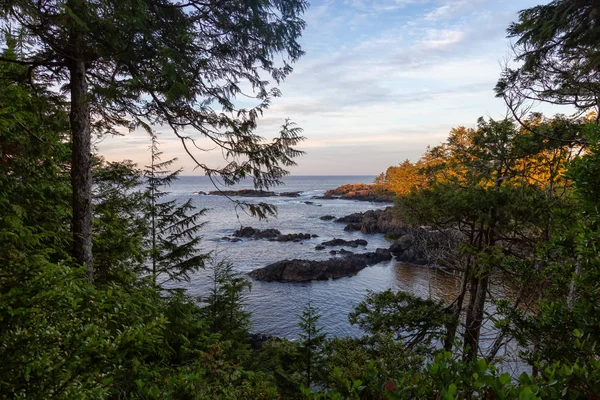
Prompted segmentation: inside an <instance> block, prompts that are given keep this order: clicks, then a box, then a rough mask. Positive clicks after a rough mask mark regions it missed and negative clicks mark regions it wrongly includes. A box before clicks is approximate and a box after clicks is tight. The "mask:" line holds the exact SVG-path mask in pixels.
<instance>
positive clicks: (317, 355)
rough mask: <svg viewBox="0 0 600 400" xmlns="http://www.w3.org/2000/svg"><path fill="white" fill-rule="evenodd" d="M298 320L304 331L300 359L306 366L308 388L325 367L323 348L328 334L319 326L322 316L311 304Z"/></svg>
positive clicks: (301, 336) (301, 339)
mask: <svg viewBox="0 0 600 400" xmlns="http://www.w3.org/2000/svg"><path fill="white" fill-rule="evenodd" d="M298 318H299V322H298V325H299V326H300V329H301V330H302V331H301V333H300V357H301V358H302V361H303V364H304V376H305V378H306V387H307V388H308V387H310V386H311V385H312V384H313V383H314V382H315V378H316V377H318V376H319V375H320V372H321V371H320V370H321V368H322V366H323V346H324V345H325V340H326V339H327V334H325V333H323V328H322V327H319V326H318V325H317V323H318V322H319V319H320V318H321V315H320V314H319V313H318V312H317V309H316V308H314V307H313V306H312V305H311V304H310V303H308V304H306V307H305V308H304V311H303V312H302V314H300V315H299V316H298Z"/></svg>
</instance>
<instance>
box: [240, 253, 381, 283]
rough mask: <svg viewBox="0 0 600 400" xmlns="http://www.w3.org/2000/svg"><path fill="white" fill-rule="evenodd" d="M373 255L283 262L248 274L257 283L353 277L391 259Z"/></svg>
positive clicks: (378, 254) (349, 255)
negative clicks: (370, 266) (365, 269)
mask: <svg viewBox="0 0 600 400" xmlns="http://www.w3.org/2000/svg"><path fill="white" fill-rule="evenodd" d="M378 250H381V251H376V252H374V253H364V254H348V255H346V256H345V257H343V258H330V259H329V260H326V261H313V260H283V261H279V262H276V263H273V264H270V265H267V266H266V267H264V268H259V269H255V270H254V271H252V272H250V273H249V274H248V275H250V276H251V277H252V278H254V279H257V280H259V281H268V282H271V281H277V282H307V281H312V280H327V279H337V278H341V277H344V276H354V275H356V274H357V273H358V272H359V271H360V270H362V269H364V268H366V267H367V266H369V265H374V264H377V263H379V262H381V261H386V260H389V259H391V255H390V254H389V251H387V253H386V251H385V250H386V249H378Z"/></svg>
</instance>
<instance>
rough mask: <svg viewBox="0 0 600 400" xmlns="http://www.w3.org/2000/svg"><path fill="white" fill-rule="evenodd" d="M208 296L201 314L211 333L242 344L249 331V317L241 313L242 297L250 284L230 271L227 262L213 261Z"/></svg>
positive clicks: (230, 267)
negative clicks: (203, 314)
mask: <svg viewBox="0 0 600 400" xmlns="http://www.w3.org/2000/svg"><path fill="white" fill-rule="evenodd" d="M210 272H212V274H210V275H209V279H210V283H211V285H210V292H209V294H208V296H207V298H206V307H205V308H204V312H205V313H206V315H207V319H208V320H209V321H210V328H211V330H212V331H213V332H216V333H219V334H220V335H221V337H222V338H223V339H225V340H232V341H234V342H235V341H238V342H242V343H243V342H245V341H246V340H247V335H248V329H249V327H250V313H249V312H247V311H246V310H244V297H245V295H246V292H247V291H250V290H251V288H252V283H251V282H250V281H249V280H248V279H247V278H245V277H244V276H242V275H240V274H239V273H236V272H235V271H234V270H233V265H232V264H231V263H230V262H227V261H216V260H215V259H213V260H212V262H211V266H210Z"/></svg>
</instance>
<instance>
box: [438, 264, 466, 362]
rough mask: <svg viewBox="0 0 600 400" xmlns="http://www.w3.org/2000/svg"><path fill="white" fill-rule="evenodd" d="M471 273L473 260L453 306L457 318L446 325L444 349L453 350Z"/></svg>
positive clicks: (464, 275)
mask: <svg viewBox="0 0 600 400" xmlns="http://www.w3.org/2000/svg"><path fill="white" fill-rule="evenodd" d="M470 275H471V260H470V259H469V260H468V262H467V266H466V268H465V271H464V274H463V278H462V281H461V283H460V293H459V295H458V297H457V298H456V300H455V303H454V306H453V307H452V313H453V314H454V317H455V319H454V320H453V321H452V322H451V323H449V324H448V326H447V327H446V338H445V340H444V350H446V351H452V346H453V345H454V339H455V338H456V330H457V329H458V324H459V321H460V314H461V312H462V309H463V303H464V301H465V295H466V293H467V284H468V282H469V276H470Z"/></svg>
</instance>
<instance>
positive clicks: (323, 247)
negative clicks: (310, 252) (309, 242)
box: [315, 244, 325, 250]
mask: <svg viewBox="0 0 600 400" xmlns="http://www.w3.org/2000/svg"><path fill="white" fill-rule="evenodd" d="M315 250H325V246H323V245H322V244H318V245H316V246H315Z"/></svg>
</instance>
